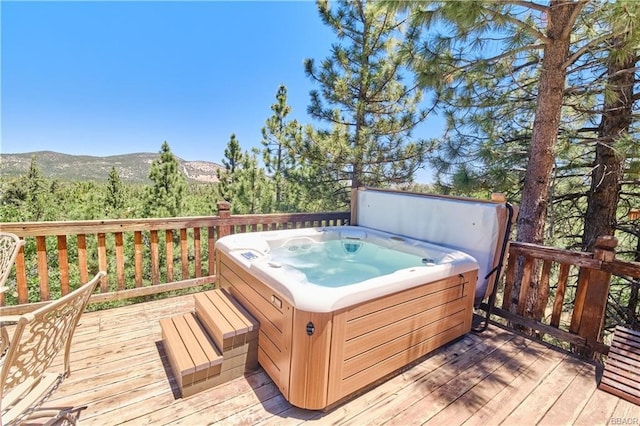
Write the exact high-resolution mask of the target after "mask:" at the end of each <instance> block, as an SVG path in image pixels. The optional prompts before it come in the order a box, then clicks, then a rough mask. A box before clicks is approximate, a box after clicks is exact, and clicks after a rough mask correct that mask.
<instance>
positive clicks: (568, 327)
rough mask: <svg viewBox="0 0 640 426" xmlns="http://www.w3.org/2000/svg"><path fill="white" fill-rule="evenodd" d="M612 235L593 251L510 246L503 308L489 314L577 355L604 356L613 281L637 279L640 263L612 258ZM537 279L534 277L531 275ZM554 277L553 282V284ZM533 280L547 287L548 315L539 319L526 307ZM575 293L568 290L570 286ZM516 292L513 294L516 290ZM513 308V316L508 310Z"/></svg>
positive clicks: (598, 244) (613, 243)
mask: <svg viewBox="0 0 640 426" xmlns="http://www.w3.org/2000/svg"><path fill="white" fill-rule="evenodd" d="M616 244H617V241H616V239H615V238H614V237H609V236H606V237H599V238H598V240H597V242H596V245H595V249H594V252H593V253H584V252H576V251H571V250H563V249H559V248H553V247H546V246H540V245H536V244H527V243H518V242H512V243H511V244H510V245H509V254H508V255H509V258H508V262H507V269H506V274H505V283H504V290H503V294H502V296H503V297H502V299H503V302H502V307H501V308H498V307H496V308H493V310H492V312H493V314H495V315H497V316H499V317H502V318H504V319H507V320H508V321H510V322H511V323H515V324H519V325H521V326H523V327H526V328H528V329H533V330H537V331H538V332H540V333H542V334H547V335H550V336H553V337H555V338H557V339H560V340H563V341H565V342H568V343H569V344H571V345H572V346H573V347H574V348H576V349H577V350H578V351H579V352H581V353H586V354H590V353H592V352H598V353H603V354H606V353H607V352H608V346H607V345H606V344H604V343H603V341H602V332H603V329H602V327H603V323H604V315H605V309H606V306H607V300H608V296H609V286H610V283H611V277H612V275H613V276H621V277H626V278H631V279H635V280H637V279H639V278H640V263H638V262H625V261H622V260H617V259H616V258H615V255H616V253H615V247H616ZM518 261H522V262H523V264H524V267H523V274H522V278H521V283H522V285H520V286H516V285H515V281H516V265H517V263H518ZM534 272H535V273H536V274H537V275H536V276H533V275H532V274H533V273H534ZM552 277H553V281H552ZM531 281H538V282H540V283H541V285H542V286H545V287H547V288H549V289H550V291H551V294H549V304H548V306H549V308H550V309H549V310H548V315H546V316H545V318H543V319H542V321H537V320H533V319H530V318H527V314H526V312H525V303H526V300H527V296H528V291H529V289H530V286H529V285H527V284H528V283H529V282H531ZM570 286H571V287H573V289H572V290H573V291H571V292H570V293H568V292H567V289H568V288H569V287H570ZM516 287H517V288H518V289H519V292H518V293H517V294H516V293H515V291H514V289H515V288H516ZM512 304H515V305H516V309H515V312H513V311H512V310H509V307H510V305H512Z"/></svg>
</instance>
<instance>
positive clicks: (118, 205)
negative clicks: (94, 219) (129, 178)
mask: <svg viewBox="0 0 640 426" xmlns="http://www.w3.org/2000/svg"><path fill="white" fill-rule="evenodd" d="M124 202H125V194H124V187H123V186H122V180H121V179H120V174H118V171H117V170H116V168H115V167H111V171H110V172H109V179H108V181H107V195H106V203H107V207H109V209H110V210H111V211H112V212H113V213H114V214H115V215H116V216H117V215H118V213H119V212H120V211H121V210H122V209H123V208H124Z"/></svg>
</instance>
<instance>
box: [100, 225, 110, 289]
mask: <svg viewBox="0 0 640 426" xmlns="http://www.w3.org/2000/svg"><path fill="white" fill-rule="evenodd" d="M98 268H99V269H100V270H101V271H105V272H107V273H108V272H109V271H108V262H107V235H106V234H105V233H104V232H99V233H98ZM108 284H109V283H108V281H107V277H105V278H104V279H103V280H102V281H100V291H101V292H102V293H107V292H108V291H109V285H108Z"/></svg>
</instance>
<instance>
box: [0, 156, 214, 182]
mask: <svg viewBox="0 0 640 426" xmlns="http://www.w3.org/2000/svg"><path fill="white" fill-rule="evenodd" d="M33 156H36V159H37V162H38V167H39V168H40V170H41V171H42V174H43V175H44V176H46V177H50V178H55V179H60V180H70V181H74V180H94V181H106V180H107V179H108V177H109V172H111V167H115V168H116V170H117V171H118V173H119V174H120V178H121V179H122V180H123V181H125V182H130V183H146V182H149V178H148V175H149V170H150V168H151V162H152V161H153V160H155V159H157V158H159V154H157V153H155V154H153V153H148V152H141V153H135V154H124V155H113V156H110V157H91V156H88V155H69V154H61V153H58V152H51V151H38V152H26V153H23V154H0V175H2V176H5V177H13V176H20V175H23V174H25V173H26V172H27V171H28V170H29V165H30V164H31V158H32V157H33ZM176 159H177V160H178V163H180V170H181V171H182V173H183V174H184V175H185V177H186V178H187V180H189V181H192V182H208V183H212V182H217V181H218V178H217V177H216V171H217V170H218V169H219V168H220V167H222V166H220V165H219V164H216V163H211V162H208V161H185V160H183V159H181V158H178V157H176Z"/></svg>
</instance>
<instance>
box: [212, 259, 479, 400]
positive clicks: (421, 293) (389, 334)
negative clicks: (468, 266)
mask: <svg viewBox="0 0 640 426" xmlns="http://www.w3.org/2000/svg"><path fill="white" fill-rule="evenodd" d="M216 259H217V262H218V269H217V271H218V277H219V285H220V286H221V287H225V288H228V289H229V291H230V292H231V293H232V294H233V295H234V296H235V297H236V298H237V299H238V300H239V301H240V302H241V303H242V304H243V305H244V306H245V308H246V309H247V310H249V312H250V313H251V314H252V315H253V316H254V317H255V318H256V319H258V321H259V322H260V334H259V337H258V346H259V350H258V361H259V362H260V364H261V365H262V367H263V368H264V369H265V371H266V372H267V374H269V376H270V377H271V378H272V379H273V381H274V382H275V383H276V384H277V385H278V387H279V388H280V391H281V392H282V394H283V395H284V397H285V398H286V399H287V400H288V401H289V402H290V403H291V404H293V405H296V406H298V407H301V408H307V409H323V408H326V407H327V406H329V405H332V404H335V403H336V402H337V401H340V400H341V399H344V398H345V397H347V396H349V395H350V394H352V393H354V392H356V391H358V390H360V389H362V388H364V387H366V386H367V385H370V384H371V383H374V382H376V381H378V380H379V379H380V378H383V377H385V376H387V375H389V374H390V373H393V372H394V371H396V370H398V369H400V368H402V367H403V366H405V365H407V364H409V363H411V362H412V361H414V360H416V359H418V358H420V357H421V356H423V355H425V354H427V353H428V352H431V351H433V350H435V349H437V348H438V347H440V346H442V345H444V344H445V343H448V342H450V341H452V340H454V339H456V338H458V337H460V336H462V335H464V334H466V333H467V332H469V331H470V329H471V318H472V310H473V298H474V292H475V282H476V276H477V271H471V272H468V273H465V274H463V275H456V276H453V277H449V278H446V279H443V280H440V281H436V282H432V283H426V284H423V285H421V286H419V287H414V288H411V289H407V290H402V291H399V292H397V293H393V294H391V295H387V296H384V297H381V298H377V299H373V300H370V301H366V302H363V303H360V304H358V305H355V306H351V307H347V308H344V309H340V310H338V311H335V312H329V313H314V312H305V311H301V310H298V309H295V308H294V307H293V306H292V305H291V304H289V303H288V302H287V301H285V300H284V299H283V298H282V297H281V296H280V295H279V294H278V293H277V292H275V291H274V290H272V289H270V288H269V287H268V286H266V285H265V284H263V283H262V282H261V281H260V280H258V279H257V278H255V277H254V276H252V275H251V274H250V273H249V272H247V271H246V270H245V269H244V268H243V267H242V266H241V265H240V264H238V263H236V262H235V261H234V260H233V259H232V258H230V257H229V256H228V255H227V254H225V253H222V252H220V251H218V253H217V255H216ZM309 323H313V326H314V330H313V334H312V335H311V336H309V335H308V334H307V325H308V324H309Z"/></svg>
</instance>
